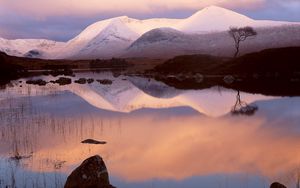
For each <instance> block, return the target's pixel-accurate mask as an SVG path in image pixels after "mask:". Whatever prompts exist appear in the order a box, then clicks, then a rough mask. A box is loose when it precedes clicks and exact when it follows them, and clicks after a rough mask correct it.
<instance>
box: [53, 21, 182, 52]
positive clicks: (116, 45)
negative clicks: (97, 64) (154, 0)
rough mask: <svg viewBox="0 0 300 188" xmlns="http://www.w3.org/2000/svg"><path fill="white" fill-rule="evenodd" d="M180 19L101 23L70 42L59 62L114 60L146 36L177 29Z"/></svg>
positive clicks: (92, 26)
mask: <svg viewBox="0 0 300 188" xmlns="http://www.w3.org/2000/svg"><path fill="white" fill-rule="evenodd" d="M178 22H179V20H176V19H149V20H137V19H132V18H128V17H127V16H122V17H117V18H112V19H108V20H104V21H100V22H97V23H95V24H92V25H90V26H89V27H87V28H86V29H85V30H84V31H83V32H81V33H80V34H79V35H78V36H76V37H75V38H74V39H72V40H70V41H69V42H68V43H67V45H66V48H65V50H64V51H62V53H61V54H60V55H58V56H57V57H56V58H65V57H67V58H97V57H104V58H105V57H108V58H110V57H114V56H118V55H120V53H121V52H122V51H123V50H124V49H126V48H127V47H128V46H130V44H131V43H132V42H134V41H135V40H136V39H137V38H139V37H140V36H141V35H142V34H144V33H145V32H147V31H149V30H152V29H154V28H158V27H164V26H168V27H173V26H175V25H176V24H177V23H178Z"/></svg>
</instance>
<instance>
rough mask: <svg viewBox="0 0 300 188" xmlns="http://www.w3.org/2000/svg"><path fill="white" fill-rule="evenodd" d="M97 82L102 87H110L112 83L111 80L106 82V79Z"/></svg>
mask: <svg viewBox="0 0 300 188" xmlns="http://www.w3.org/2000/svg"><path fill="white" fill-rule="evenodd" d="M97 82H99V83H100V84H102V85H111V84H112V83H113V82H112V81H111V80H108V79H104V80H97Z"/></svg>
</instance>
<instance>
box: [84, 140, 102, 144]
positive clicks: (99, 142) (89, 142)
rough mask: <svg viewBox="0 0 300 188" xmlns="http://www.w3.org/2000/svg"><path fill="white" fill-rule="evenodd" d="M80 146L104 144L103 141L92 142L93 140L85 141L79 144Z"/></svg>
mask: <svg viewBox="0 0 300 188" xmlns="http://www.w3.org/2000/svg"><path fill="white" fill-rule="evenodd" d="M81 143H82V144H106V142H105V141H98V140H93V139H86V140H84V141H82V142H81Z"/></svg>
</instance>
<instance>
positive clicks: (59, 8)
mask: <svg viewBox="0 0 300 188" xmlns="http://www.w3.org/2000/svg"><path fill="white" fill-rule="evenodd" d="M209 5H217V6H221V7H224V8H228V9H231V10H234V11H236V12H238V13H241V14H244V15H246V16H249V17H251V18H254V19H268V20H281V21H292V22H300V0H109V1H107V0H26V1H25V0H0V37H3V38H7V39H16V38H45V39H52V40H58V41H67V40H69V39H71V38H73V37H74V36H76V35H77V34H79V33H80V32H81V31H82V30H83V29H84V28H85V27H87V26H88V25H90V24H92V23H94V22H96V21H100V20H103V19H107V18H111V17H115V16H123V15H126V16H129V17H132V18H137V19H146V18H154V17H156V18H157V17H166V18H186V17H189V16H191V15H192V14H193V13H195V12H197V11H199V10H201V9H202V8H204V7H206V6H209Z"/></svg>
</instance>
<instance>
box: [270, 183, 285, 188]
mask: <svg viewBox="0 0 300 188" xmlns="http://www.w3.org/2000/svg"><path fill="white" fill-rule="evenodd" d="M270 188H287V187H286V186H284V185H282V184H281V183H278V182H274V183H272V184H271V186H270Z"/></svg>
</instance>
